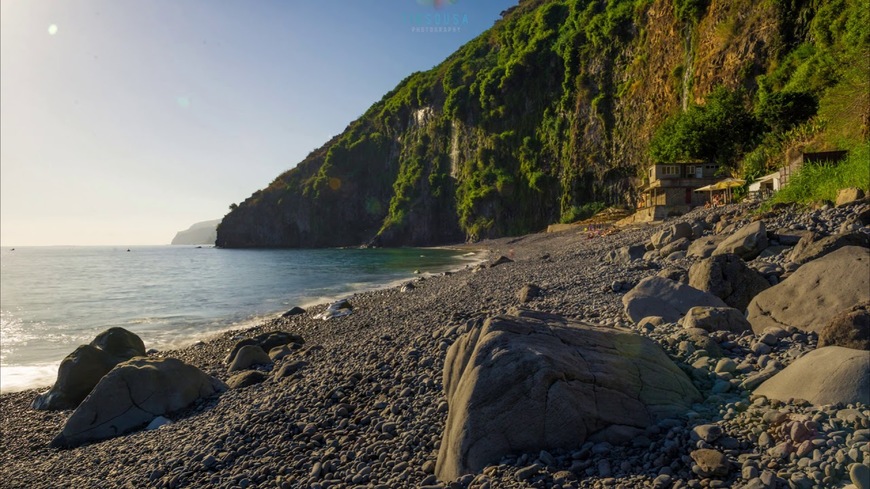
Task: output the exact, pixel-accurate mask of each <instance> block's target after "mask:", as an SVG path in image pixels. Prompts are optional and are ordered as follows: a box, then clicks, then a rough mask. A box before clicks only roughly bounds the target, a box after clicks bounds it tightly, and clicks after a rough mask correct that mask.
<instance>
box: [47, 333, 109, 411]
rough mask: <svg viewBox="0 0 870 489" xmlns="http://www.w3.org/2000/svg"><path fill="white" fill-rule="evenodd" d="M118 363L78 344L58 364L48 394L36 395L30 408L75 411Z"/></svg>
mask: <svg viewBox="0 0 870 489" xmlns="http://www.w3.org/2000/svg"><path fill="white" fill-rule="evenodd" d="M117 363H118V360H116V359H115V358H114V357H113V356H112V355H109V354H108V353H106V352H104V351H103V350H101V349H99V348H95V347H93V346H91V345H81V346H79V347H78V348H76V349H75V350H73V352H72V353H70V354H69V355H67V356H66V358H64V359H63V361H62V362H60V367H58V369H57V381H55V383H54V385H53V386H51V389H49V390H48V392H44V393H42V394H40V395H38V396H36V399H34V400H33V403H32V404H31V406H32V407H33V408H34V409H41V410H62V409H75V407H76V406H78V405H79V404H81V402H82V401H83V400H84V399H85V397H88V394H90V393H91V391H92V390H93V389H94V386H95V385H97V383H98V382H99V381H100V379H102V378H103V376H104V375H106V374H107V373H109V371H110V370H112V368H114V367H115V365H116V364H117Z"/></svg>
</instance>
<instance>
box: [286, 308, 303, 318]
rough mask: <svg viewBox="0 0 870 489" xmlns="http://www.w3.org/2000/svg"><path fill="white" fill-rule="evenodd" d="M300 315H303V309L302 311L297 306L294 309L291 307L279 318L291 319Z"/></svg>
mask: <svg viewBox="0 0 870 489" xmlns="http://www.w3.org/2000/svg"><path fill="white" fill-rule="evenodd" d="M301 314H305V309H302V308H301V307H299V306H295V307H293V309H290V310H289V311H287V312H285V313H284V314H282V315H281V317H282V318H289V317H293V316H299V315H301Z"/></svg>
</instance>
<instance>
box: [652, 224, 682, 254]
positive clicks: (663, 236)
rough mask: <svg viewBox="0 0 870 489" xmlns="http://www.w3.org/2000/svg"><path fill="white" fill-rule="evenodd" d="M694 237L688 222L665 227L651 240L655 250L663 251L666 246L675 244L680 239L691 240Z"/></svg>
mask: <svg viewBox="0 0 870 489" xmlns="http://www.w3.org/2000/svg"><path fill="white" fill-rule="evenodd" d="M691 237H692V225H691V224H689V223H686V222H678V223H676V224H672V225H670V226H667V227H665V228H664V229H662V230H661V231H659V232H657V233H655V234H653V235H652V237H651V238H650V241H651V242H652V245H653V247H654V248H655V249H657V250H661V249H662V248H664V247H665V246H667V245H669V244H671V243H673V242H674V241H676V240H678V239H680V238H686V239H689V238H691Z"/></svg>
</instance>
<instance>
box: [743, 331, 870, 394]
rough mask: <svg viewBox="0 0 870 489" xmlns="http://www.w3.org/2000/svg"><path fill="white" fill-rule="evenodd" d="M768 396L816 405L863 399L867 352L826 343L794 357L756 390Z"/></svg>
mask: <svg viewBox="0 0 870 489" xmlns="http://www.w3.org/2000/svg"><path fill="white" fill-rule="evenodd" d="M755 394H757V395H761V396H765V397H767V398H770V399H778V400H780V401H788V400H789V399H804V400H806V401H809V402H811V403H813V404H816V405H823V404H836V403H843V404H854V403H856V402H863V403H866V402H867V400H868V399H870V352H868V351H864V350H854V349H852V348H844V347H842V346H825V347H822V348H818V349H816V350H813V351H811V352H809V353H807V354H806V355H804V356H802V357H801V358H798V359H797V360H795V361H794V362H793V363H792V364H791V365H789V366H788V367H786V368H785V369H783V370H782V371H781V372H779V373H778V374H776V375H774V376H773V377H772V378H770V379H768V380H766V381H765V382H764V383H763V384H761V385H760V386H759V387H758V389H756V390H755Z"/></svg>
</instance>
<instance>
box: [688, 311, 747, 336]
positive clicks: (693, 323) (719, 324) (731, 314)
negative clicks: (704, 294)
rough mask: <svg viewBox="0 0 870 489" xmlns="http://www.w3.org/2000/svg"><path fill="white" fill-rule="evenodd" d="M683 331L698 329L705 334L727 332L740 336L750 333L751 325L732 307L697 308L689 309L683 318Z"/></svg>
mask: <svg viewBox="0 0 870 489" xmlns="http://www.w3.org/2000/svg"><path fill="white" fill-rule="evenodd" d="M683 327H684V328H685V329H693V328H699V329H703V330H704V331H707V332H711V333H712V332H714V331H728V332H729V333H734V334H740V333H743V332H746V331H752V325H751V324H749V321H747V320H746V318H745V317H744V316H743V313H741V312H740V311H738V310H737V309H734V308H733V307H705V306H697V307H693V308H691V309H689V312H688V313H686V316H685V317H684V318H683Z"/></svg>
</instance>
